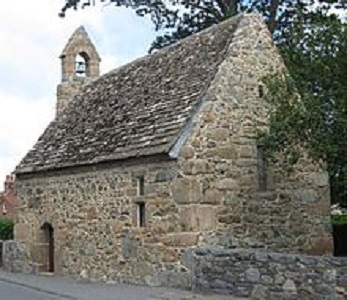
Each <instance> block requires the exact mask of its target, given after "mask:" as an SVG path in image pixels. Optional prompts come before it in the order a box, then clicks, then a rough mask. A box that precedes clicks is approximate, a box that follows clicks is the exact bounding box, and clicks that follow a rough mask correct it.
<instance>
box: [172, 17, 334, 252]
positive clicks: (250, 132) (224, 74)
mask: <svg viewBox="0 0 347 300" xmlns="http://www.w3.org/2000/svg"><path fill="white" fill-rule="evenodd" d="M245 37H247V38H245ZM283 69H284V66H283V63H282V60H281V57H280V56H279V54H278V52H277V49H276V48H275V47H274V45H273V42H272V39H271V36H270V34H269V32H268V30H267V28H266V25H264V24H263V23H262V22H261V21H260V20H259V16H257V15H252V16H250V17H248V18H243V19H242V20H241V22H240V24H239V26H238V29H237V30H236V32H235V34H234V38H233V42H232V43H231V45H230V48H229V49H228V53H227V54H226V59H225V60H224V62H223V63H222V64H221V65H220V68H219V72H218V73H217V75H216V78H215V79H214V82H213V83H212V85H211V88H210V89H209V90H208V92H207V93H206V96H205V99H204V102H203V103H202V107H201V108H200V111H199V112H198V114H197V115H196V117H195V119H194V120H193V125H192V129H191V131H190V133H189V136H188V138H187V142H186V143H185V146H184V147H183V149H182V150H181V155H180V156H179V157H178V162H179V164H180V173H179V178H177V179H176V180H175V182H174V183H173V184H175V185H176V187H177V189H178V190H181V194H183V195H185V197H181V198H180V199H181V200H180V204H182V209H184V211H185V213H186V215H187V218H189V219H191V220H192V219H194V218H196V221H195V224H196V225H195V228H194V231H199V230H200V228H201V227H202V226H204V225H203V224H206V225H207V226H209V225H208V224H210V223H207V222H206V221H205V219H204V217H200V218H199V217H196V215H200V216H206V215H208V216H209V217H210V216H214V217H215V219H214V222H215V223H214V225H215V227H216V230H214V231H210V230H209V228H207V231H208V232H205V233H204V235H203V236H202V240H204V241H205V242H206V243H207V244H220V245H222V246H225V247H230V246H236V247H241V248H259V249H264V250H269V251H275V252H292V253H293V252H296V253H308V254H314V255H321V254H329V253H330V254H331V253H332V238H331V221H330V195H329V186H328V178H327V176H326V173H324V172H323V171H322V170H321V169H320V168H319V167H318V166H315V165H314V164H312V162H311V161H309V160H308V159H306V158H304V157H303V158H302V159H301V161H300V162H299V164H298V165H297V166H296V168H295V171H294V172H293V173H292V174H290V175H288V174H283V173H281V170H280V169H279V168H275V167H274V166H269V167H268V168H267V173H268V178H267V187H266V189H261V188H260V186H259V173H258V172H259V168H258V163H259V160H258V153H257V141H256V139H257V134H258V131H259V130H261V129H265V128H266V121H267V117H268V115H267V109H266V108H267V103H266V102H265V100H264V99H263V98H262V97H261V95H260V94H259V88H260V86H261V79H262V78H263V76H264V74H268V73H272V72H281V71H283ZM186 190H190V192H189V193H185V191H186ZM174 196H175V195H174ZM179 196H180V195H179ZM183 207H184V208H183ZM209 219H211V218H209ZM202 221H204V222H202ZM199 227H200V228H199Z"/></svg>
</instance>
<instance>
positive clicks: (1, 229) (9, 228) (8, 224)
mask: <svg viewBox="0 0 347 300" xmlns="http://www.w3.org/2000/svg"><path fill="white" fill-rule="evenodd" d="M13 227H14V223H13V221H11V220H1V219H0V240H11V239H13Z"/></svg>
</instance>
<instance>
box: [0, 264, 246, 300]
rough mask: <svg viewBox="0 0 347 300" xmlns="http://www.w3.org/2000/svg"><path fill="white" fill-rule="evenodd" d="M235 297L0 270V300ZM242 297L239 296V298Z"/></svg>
mask: <svg viewBox="0 0 347 300" xmlns="http://www.w3.org/2000/svg"><path fill="white" fill-rule="evenodd" d="M227 299H228V300H237V298H233V297H230V296H222V295H202V294H196V293H192V292H188V291H182V290H175V289H167V288H154V287H145V286H134V285H125V284H118V285H115V284H114V285H111V284H100V283H83V282H78V281H76V280H74V279H71V278H65V277H56V276H54V277H44V276H33V275H23V274H13V273H7V272H4V271H1V270H0V300H227ZM238 300H241V299H238Z"/></svg>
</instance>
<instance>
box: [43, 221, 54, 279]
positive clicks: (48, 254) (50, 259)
mask: <svg viewBox="0 0 347 300" xmlns="http://www.w3.org/2000/svg"><path fill="white" fill-rule="evenodd" d="M41 230H42V231H43V232H42V233H43V239H44V241H43V247H44V253H43V257H42V258H43V262H42V263H43V271H44V272H50V273H54V228H53V226H52V225H51V224H49V223H44V224H43V225H42V227H41Z"/></svg>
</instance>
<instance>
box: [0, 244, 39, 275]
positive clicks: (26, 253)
mask: <svg viewBox="0 0 347 300" xmlns="http://www.w3.org/2000/svg"><path fill="white" fill-rule="evenodd" d="M1 244H2V249H1V250H2V267H3V268H4V269H5V270H7V271H10V272H24V273H34V274H36V273H37V271H36V266H35V264H34V263H32V262H31V261H30V249H29V248H28V246H29V245H28V244H26V243H22V242H17V241H3V242H2V243H1Z"/></svg>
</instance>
